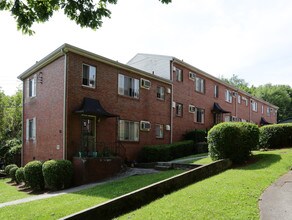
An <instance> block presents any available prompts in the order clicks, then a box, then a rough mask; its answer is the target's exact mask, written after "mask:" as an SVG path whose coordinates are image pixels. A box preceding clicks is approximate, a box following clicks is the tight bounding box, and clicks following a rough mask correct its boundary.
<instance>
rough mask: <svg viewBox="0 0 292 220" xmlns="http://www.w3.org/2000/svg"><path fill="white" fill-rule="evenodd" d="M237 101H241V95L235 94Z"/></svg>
mask: <svg viewBox="0 0 292 220" xmlns="http://www.w3.org/2000/svg"><path fill="white" fill-rule="evenodd" d="M237 103H238V104H240V103H241V96H240V95H237Z"/></svg>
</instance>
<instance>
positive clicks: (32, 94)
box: [27, 76, 36, 98]
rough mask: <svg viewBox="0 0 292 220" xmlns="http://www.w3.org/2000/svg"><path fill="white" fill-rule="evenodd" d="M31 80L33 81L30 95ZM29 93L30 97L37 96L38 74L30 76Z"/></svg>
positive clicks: (28, 82) (28, 81)
mask: <svg viewBox="0 0 292 220" xmlns="http://www.w3.org/2000/svg"><path fill="white" fill-rule="evenodd" d="M30 82H32V87H31V88H32V89H31V95H30ZM27 95H28V97H29V98H34V97H36V76H33V77H31V78H28V80H27Z"/></svg>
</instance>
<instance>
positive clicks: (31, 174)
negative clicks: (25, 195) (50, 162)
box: [24, 160, 45, 190]
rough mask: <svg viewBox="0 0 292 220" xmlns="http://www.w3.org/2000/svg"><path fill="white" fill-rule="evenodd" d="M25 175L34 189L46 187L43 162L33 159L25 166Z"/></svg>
mask: <svg viewBox="0 0 292 220" xmlns="http://www.w3.org/2000/svg"><path fill="white" fill-rule="evenodd" d="M24 175H25V179H26V181H27V183H28V185H29V186H30V187H31V188H32V189H34V190H37V189H41V190H43V189H44V188H45V183H44V177H43V173H42V162H40V161H37V160H35V161H31V162H29V163H27V164H26V165H25V167H24Z"/></svg>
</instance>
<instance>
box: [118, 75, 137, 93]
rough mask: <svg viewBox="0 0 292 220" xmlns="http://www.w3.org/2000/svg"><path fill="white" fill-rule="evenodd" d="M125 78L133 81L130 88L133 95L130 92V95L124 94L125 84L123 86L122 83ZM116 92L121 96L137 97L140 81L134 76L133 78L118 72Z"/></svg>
mask: <svg viewBox="0 0 292 220" xmlns="http://www.w3.org/2000/svg"><path fill="white" fill-rule="evenodd" d="M125 78H129V79H132V80H134V83H133V84H134V88H132V89H133V91H134V93H133V94H134V95H133V96H131V94H130V95H127V94H125V86H124V85H125V84H124V82H125ZM131 86H132V85H131ZM118 94H119V95H122V96H126V97H130V98H134V99H139V96H140V81H139V79H136V78H133V77H130V76H126V75H124V74H119V75H118Z"/></svg>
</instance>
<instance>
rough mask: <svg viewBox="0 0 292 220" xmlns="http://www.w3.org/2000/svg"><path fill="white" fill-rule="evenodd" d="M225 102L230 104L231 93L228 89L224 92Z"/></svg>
mask: <svg viewBox="0 0 292 220" xmlns="http://www.w3.org/2000/svg"><path fill="white" fill-rule="evenodd" d="M225 101H226V102H228V103H232V92H231V91H230V90H228V89H226V90H225Z"/></svg>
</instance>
